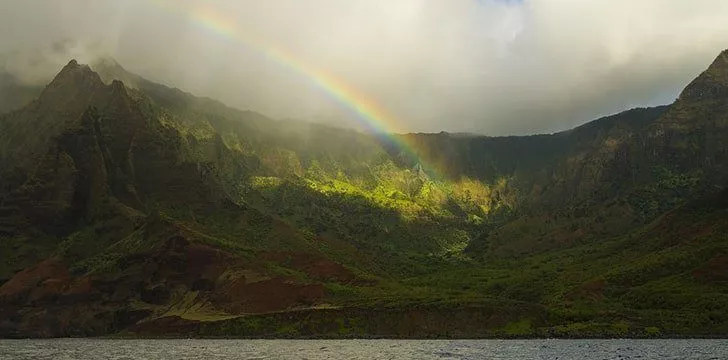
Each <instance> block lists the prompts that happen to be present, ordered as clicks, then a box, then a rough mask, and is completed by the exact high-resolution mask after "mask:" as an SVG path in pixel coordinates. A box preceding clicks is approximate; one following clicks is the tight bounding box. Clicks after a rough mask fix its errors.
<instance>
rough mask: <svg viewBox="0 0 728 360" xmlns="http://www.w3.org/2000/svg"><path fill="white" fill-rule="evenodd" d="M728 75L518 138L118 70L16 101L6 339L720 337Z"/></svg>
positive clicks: (4, 270)
mask: <svg viewBox="0 0 728 360" xmlns="http://www.w3.org/2000/svg"><path fill="white" fill-rule="evenodd" d="M727 54H728V53H727V52H723V53H722V54H720V55H719V56H718V58H717V59H716V60H715V62H714V63H713V64H711V65H710V67H709V68H708V69H707V70H706V71H705V72H704V73H703V74H701V75H700V76H698V77H697V78H696V79H695V80H694V81H693V82H692V83H691V84H689V85H688V86H687V87H686V89H685V90H684V91H683V93H682V94H681V95H680V97H679V98H678V99H677V100H676V102H675V103H673V104H671V105H669V106H663V107H656V108H641V109H633V110H629V111H625V112H623V113H620V114H616V115H613V116H609V117H605V118H602V119H598V120H595V121H592V122H589V123H587V124H585V125H582V126H580V127H577V128H575V129H572V130H569V131H566V132H560V133H555V134H550V135H533V136H524V137H516V136H512V137H486V136H477V135H466V134H448V133H444V132H443V133H438V134H368V133H361V132H356V131H353V130H346V129H339V128H333V127H327V126H324V125H317V124H313V123H303V122H295V121H279V120H274V119H270V118H267V117H266V116H264V115H262V114H258V113H255V112H252V111H239V110H236V109H232V108H229V107H226V106H225V105H223V104H221V103H219V102H216V101H214V100H211V99H205V98H198V97H194V96H192V95H190V94H188V93H185V92H182V91H180V90H177V89H172V88H168V87H166V86H163V85H159V84H155V83H153V82H150V81H148V80H145V79H143V78H141V77H139V76H137V75H134V74H131V73H129V72H127V71H125V70H124V69H123V68H122V67H121V66H120V65H118V64H116V63H115V62H114V61H113V60H109V59H106V60H100V61H98V62H97V63H95V64H91V66H90V67H89V66H85V65H80V64H78V63H76V62H75V61H71V62H70V63H69V64H68V65H67V66H66V67H64V68H63V69H62V70H61V72H60V73H59V74H58V75H57V76H56V77H55V79H53V80H52V81H51V82H50V84H49V85H48V86H47V87H46V88H45V89H42V90H40V89H37V90H35V91H36V92H33V89H29V88H22V89H21V88H20V87H19V86H15V87H13V83H12V82H6V83H3V84H7V85H4V86H6V87H7V88H8V89H9V90H6V92H7V93H9V94H18V96H17V97H9V96H8V97H5V98H3V99H2V100H3V101H6V102H7V103H8V105H3V106H4V108H2V110H7V111H9V112H7V113H6V114H4V115H0V169H2V170H1V171H2V172H1V173H0V258H1V260H2V261H0V279H1V280H0V284H1V285H0V336H5V337H26V336H90V335H111V334H117V335H119V336H211V337H216V336H249V337H257V336H264V337H274V336H275V337H367V336H387V337H453V336H454V337H510V336H513V337H521V336H523V337H527V336H561V337H592V336H618V337H623V336H635V337H643V336H644V337H650V336H676V335H677V336H717V335H724V334H726V332H728V312H726V310H725V309H728V216H727V215H728V196H727V195H726V194H727V193H726V190H724V189H725V186H726V185H728V55H727ZM13 89H15V90H13ZM26 94H35V99H34V100H32V101H29V102H27V100H25V99H28V96H27V95H26ZM21 95H22V96H21ZM5 99H9V100H5ZM26 102H27V103H26ZM21 103H22V104H21ZM401 144H407V146H406V148H404V147H402V146H401Z"/></svg>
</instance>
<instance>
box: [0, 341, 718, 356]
mask: <svg viewBox="0 0 728 360" xmlns="http://www.w3.org/2000/svg"><path fill="white" fill-rule="evenodd" d="M0 359H3V360H5V359H728V340H690V339H681V340H103V339H54V340H0Z"/></svg>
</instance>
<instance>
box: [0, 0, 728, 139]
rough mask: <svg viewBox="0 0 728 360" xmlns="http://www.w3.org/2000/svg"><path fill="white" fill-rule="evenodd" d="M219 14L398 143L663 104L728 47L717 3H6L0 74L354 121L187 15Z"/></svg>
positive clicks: (322, 95) (725, 13)
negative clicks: (132, 86) (112, 82)
mask: <svg viewBox="0 0 728 360" xmlns="http://www.w3.org/2000/svg"><path fill="white" fill-rule="evenodd" d="M200 12H204V13H206V14H212V15H214V17H215V18H218V19H222V20H224V22H225V23H227V24H234V27H235V28H236V31H238V32H239V33H244V34H246V37H249V38H254V39H256V41H257V42H258V43H262V44H266V45H269V46H272V47H275V48H278V49H283V50H284V51H285V52H286V53H287V54H290V56H291V57H292V58H293V59H295V61H296V62H300V63H305V64H307V66H309V67H312V68H317V69H324V70H325V71H326V73H328V74H330V75H331V76H332V77H334V78H336V79H338V80H339V81H340V82H342V83H345V84H347V86H348V87H350V88H353V89H356V90H357V92H358V93H362V94H366V96H367V97H368V98H369V99H370V100H371V101H373V102H374V103H376V104H378V106H379V107H381V108H383V109H386V110H387V112H389V113H390V114H391V115H392V117H393V118H394V119H395V120H396V123H397V125H396V126H392V127H391V128H389V129H388V130H390V131H397V132H439V131H448V132H472V133H480V134H487V135H509V134H534V133H544V132H554V131H560V130H565V129H568V128H571V127H573V126H576V125H579V124H581V123H584V122H586V121H589V120H592V119H595V118H598V117H600V116H603V115H608V114H611V113H616V112H619V111H622V110H625V109H629V108H632V107H637V106H651V105H658V104H666V103H670V102H672V101H673V100H674V98H675V97H676V96H677V95H678V93H679V91H680V90H681V89H682V88H683V87H684V86H685V85H686V84H687V83H688V82H689V81H690V80H691V79H692V78H694V77H695V76H697V75H698V74H699V73H700V72H701V71H702V70H704V69H705V68H706V67H707V66H708V65H709V64H710V62H711V61H712V60H713V59H714V58H715V56H717V54H718V53H719V52H720V51H721V50H723V49H725V48H728V21H726V19H728V2H727V1H722V0H693V1H683V0H640V1H634V0H610V1H606V0H604V1H596V0H595V1H586V0H581V1H566V0H523V1H519V0H507V1H506V0H499V1H493V0H480V1H476V0H452V1H438V0H397V1H391V0H347V1H340V0H307V1H296V0H267V1H257V0H208V1H189V0H168V1H164V0H127V1H112V0H63V1H62V0H24V1H22V2H21V1H4V2H0V70H4V71H6V72H9V73H11V74H13V75H15V77H16V78H17V79H20V80H21V81H23V82H27V83H29V84H36V85H37V84H42V83H44V82H47V81H48V80H49V79H50V78H51V77H52V76H53V75H54V74H55V73H56V72H58V71H59V70H60V68H61V67H62V66H63V65H64V64H65V63H66V62H67V61H68V60H69V59H70V58H76V59H78V60H79V61H81V62H87V63H88V62H92V61H93V60H94V59H95V58H96V57H99V56H111V57H113V58H115V59H116V60H117V61H118V62H119V63H121V64H122V65H123V66H124V67H125V68H126V69H127V70H129V71H132V72H135V73H137V74H139V75H142V76H144V77H146V78H148V79H150V80H153V81H157V82H161V83H164V84H166V85H169V86H174V87H178V88H180V89H183V90H185V91H189V92H192V93H194V94H196V95H200V96H208V97H212V98H215V99H218V100H220V101H223V102H224V103H226V104H228V105H230V106H233V107H237V108H241V109H251V110H255V111H258V112H261V113H264V114H266V115H269V116H272V117H276V118H294V119H301V120H307V121H320V122H326V123H331V124H337V125H342V126H360V124H361V119H358V118H357V116H356V114H355V113H354V112H353V111H352V110H351V108H349V107H348V106H346V104H342V103H341V102H340V101H337V100H336V99H335V98H334V97H332V96H331V95H330V94H328V93H327V92H326V91H324V90H322V89H321V88H319V87H317V86H316V85H315V84H314V81H312V79H310V78H309V77H307V76H305V74H301V73H300V72H297V71H294V70H292V69H291V67H290V66H286V65H285V64H282V63H281V62H279V61H274V60H273V59H271V57H269V56H266V54H265V53H264V52H262V51H261V50H260V49H259V48H257V47H255V46H250V43H246V42H245V41H239V40H238V39H237V38H236V37H234V36H224V35H221V34H220V33H219V32H215V31H213V30H211V29H210V28H207V27H205V26H202V25H201V24H200V23H199V22H195V21H193V20H192V19H191V18H190V17H189V16H185V13H200Z"/></svg>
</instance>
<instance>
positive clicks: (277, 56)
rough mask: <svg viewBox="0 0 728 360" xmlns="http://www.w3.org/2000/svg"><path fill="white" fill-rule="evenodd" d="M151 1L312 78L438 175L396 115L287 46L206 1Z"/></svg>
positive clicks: (381, 136) (382, 136)
mask: <svg viewBox="0 0 728 360" xmlns="http://www.w3.org/2000/svg"><path fill="white" fill-rule="evenodd" d="M149 1H150V3H152V4H154V5H155V6H157V7H158V8H159V9H162V10H164V11H167V12H170V13H173V14H175V15H178V16H180V17H182V18H183V19H185V20H186V21H189V22H191V23H194V24H196V25H197V26H200V27H201V28H203V29H204V30H206V31H209V32H211V33H213V34H215V35H216V36H220V37H223V38H225V39H228V40H231V41H234V42H236V43H239V44H241V45H243V46H246V47H247V48H249V49H252V50H255V51H256V52H257V53H259V54H260V55H262V56H263V57H265V58H267V59H269V60H271V61H273V62H275V63H277V64H278V65H280V66H281V67H283V68H286V69H288V70H289V71H291V72H293V73H296V74H298V75H299V76H302V77H303V78H305V79H307V80H309V81H310V82H311V83H312V84H313V85H314V86H315V87H316V88H318V89H320V90H322V91H323V92H324V93H326V94H328V95H329V96H330V97H331V98H333V99H335V100H336V101H337V102H338V103H340V104H341V105H343V106H344V107H345V108H348V109H350V110H351V111H352V112H353V113H354V114H355V115H356V116H357V119H359V120H360V122H361V123H362V125H364V126H365V127H366V128H367V129H369V130H370V131H372V132H373V133H374V134H375V135H376V136H378V137H379V139H380V140H384V141H385V142H386V143H387V145H389V146H394V147H396V149H397V150H399V151H400V153H401V152H404V154H405V156H406V157H407V158H409V159H413V160H416V161H417V162H418V163H419V165H420V166H421V167H422V168H423V169H424V170H425V171H426V172H428V173H429V174H431V175H435V177H439V174H440V172H438V171H436V170H435V168H434V167H433V166H432V164H429V163H426V162H425V161H424V160H423V159H422V158H421V156H419V155H418V152H417V151H415V144H414V143H410V142H409V141H408V140H407V139H406V137H405V136H402V135H396V134H395V133H396V132H397V131H402V130H403V129H404V127H402V126H400V125H399V124H398V122H397V120H396V118H395V117H394V116H392V115H391V114H390V113H389V112H388V111H387V110H386V109H384V108H383V107H381V106H379V105H378V104H377V103H376V102H375V101H373V100H371V99H370V98H369V97H367V96H366V95H365V94H363V93H361V92H360V91H357V90H356V89H354V88H353V87H351V86H348V85H347V84H346V83H344V82H343V81H341V80H340V79H337V78H336V77H334V76H333V75H331V74H329V73H327V72H325V71H324V70H323V69H318V68H316V67H314V66H311V65H310V64H306V63H305V62H304V61H302V60H300V59H298V58H296V57H295V56H294V55H293V54H291V53H290V52H287V51H286V50H285V49H282V48H280V47H276V46H275V45H274V44H270V43H268V42H265V41H264V40H263V39H258V38H256V37H254V36H252V35H251V34H249V33H247V32H245V31H243V29H241V28H240V27H239V26H237V24H236V23H235V22H234V21H232V20H230V19H229V18H228V17H226V16H225V15H224V14H222V13H220V12H219V11H216V10H215V9H213V8H211V7H210V6H205V5H204V2H203V4H201V5H198V6H196V7H194V8H188V7H185V6H184V5H181V4H180V3H179V2H178V1H177V0H149Z"/></svg>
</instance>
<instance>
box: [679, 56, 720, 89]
mask: <svg viewBox="0 0 728 360" xmlns="http://www.w3.org/2000/svg"><path fill="white" fill-rule="evenodd" d="M727 96H728V50H723V51H722V52H721V53H720V54H718V56H717V57H716V58H715V60H713V62H712V63H711V64H710V66H709V67H708V68H707V69H706V70H705V71H703V72H702V73H701V74H700V76H698V77H697V78H695V80H693V81H692V82H691V83H690V84H689V85H688V86H687V87H685V89H684V90H683V91H682V93H681V94H680V97H679V98H678V99H679V100H697V101H703V100H717V99H721V98H725V97H727Z"/></svg>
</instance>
